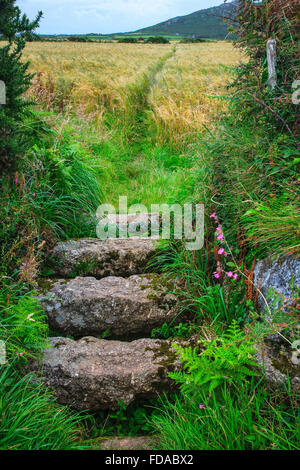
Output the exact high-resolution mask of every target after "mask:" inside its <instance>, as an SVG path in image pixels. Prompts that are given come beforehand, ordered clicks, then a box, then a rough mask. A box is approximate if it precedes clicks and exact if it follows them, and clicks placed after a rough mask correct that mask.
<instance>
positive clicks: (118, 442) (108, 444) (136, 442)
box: [94, 436, 155, 450]
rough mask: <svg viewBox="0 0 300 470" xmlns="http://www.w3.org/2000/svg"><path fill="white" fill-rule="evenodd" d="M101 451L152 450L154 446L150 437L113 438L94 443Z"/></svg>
mask: <svg viewBox="0 0 300 470" xmlns="http://www.w3.org/2000/svg"><path fill="white" fill-rule="evenodd" d="M94 442H95V444H97V445H98V446H99V447H100V449H101V450H152V449H153V448H154V446H155V442H154V439H153V438H152V437H147V436H141V437H113V438H109V439H98V440H97V441H94Z"/></svg>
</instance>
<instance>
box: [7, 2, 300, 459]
mask: <svg viewBox="0 0 300 470" xmlns="http://www.w3.org/2000/svg"><path fill="white" fill-rule="evenodd" d="M14 3H15V2H13V1H4V2H1V0H0V12H1V16H0V17H1V18H2V11H4V8H7V7H9V9H8V11H9V15H10V16H9V17H7V22H8V24H9V23H10V21H11V19H13V18H16V23H15V24H17V28H16V30H15V33H14V34H15V36H13V35H11V33H9V32H8V30H7V29H5V28H4V27H3V25H2V23H1V20H0V32H1V34H2V35H3V36H4V38H5V39H7V40H9V46H7V44H6V43H5V44H4V43H1V44H0V46H1V47H0V60H1V57H3V58H4V57H6V58H8V57H9V58H10V59H9V60H11V61H15V64H16V65H15V67H16V68H15V69H14V68H13V67H12V68H10V67H7V68H6V70H7V73H8V75H7V76H5V77H4V76H2V75H1V73H2V68H1V66H0V79H1V80H3V79H4V78H5V80H8V82H7V83H8V89H9V88H10V84H12V86H13V83H14V77H12V73H13V71H14V70H16V74H15V76H16V77H19V78H18V80H19V83H20V84H21V85H20V87H19V88H18V87H17V88H15V89H16V90H17V94H16V96H13V95H12V94H11V93H10V92H9V93H8V95H7V98H8V101H7V105H6V106H5V107H4V106H3V107H1V108H0V127H1V128H2V127H3V126H4V129H6V128H7V129H9V126H10V125H11V126H12V127H11V128H10V129H12V130H11V132H10V131H9V132H8V133H7V132H6V131H5V132H4V133H2V141H1V145H3V147H1V150H0V155H1V165H2V168H3V169H5V171H2V173H1V176H0V180H1V193H0V203H1V204H0V216H1V222H0V327H1V328H0V340H2V341H4V343H5V345H6V350H7V360H8V362H7V364H6V365H2V366H0V367H1V368H0V373H1V375H0V383H1V386H2V389H3V399H2V401H1V406H0V413H1V415H2V416H4V420H1V425H0V448H2V449H35V450H37V449H52V450H53V449H72V448H81V447H83V445H81V442H82V441H84V442H85V443H86V444H84V445H85V446H87V447H88V446H90V444H89V441H88V439H89V438H90V439H96V438H98V437H103V436H105V437H106V436H108V435H111V434H120V435H139V434H143V433H148V432H150V431H152V432H153V433H154V434H156V435H157V437H158V440H157V441H158V442H159V444H158V445H159V447H160V448H161V449H168V450H170V449H174V450H175V449H176V450H177V449H180V450H182V449H187V450H190V449H201V450H202V449H209V450H215V449H231V450H239V449H243V450H245V449H246V450H248V449H249V450H256V449H287V450H292V449H299V447H300V443H299V434H298V428H299V411H298V408H297V407H298V404H299V403H298V397H297V395H296V393H295V391H294V390H293V388H292V386H291V383H290V381H289V380H287V381H286V382H283V383H282V388H281V389H280V388H279V389H278V390H275V391H274V390H273V389H270V388H269V386H268V385H267V384H266V382H265V380H264V377H263V376H262V374H261V371H260V369H258V367H257V365H256V360H255V358H254V356H255V350H254V347H253V346H254V345H255V344H256V343H257V342H263V340H264V338H265V337H266V336H268V335H270V334H272V335H278V332H279V333H280V335H282V337H283V340H284V341H285V339H284V338H285V334H286V332H288V335H287V337H288V338H290V339H292V338H293V339H297V337H298V336H297V334H298V333H297V330H296V329H295V325H296V324H297V321H298V318H297V312H296V311H295V310H296V309H294V310H291V311H290V312H289V313H288V314H287V313H283V312H282V311H280V308H281V304H279V310H278V311H277V312H276V314H275V315H274V316H273V317H272V318H271V319H270V318H268V319H267V317H263V318H262V316H261V314H260V313H259V312H258V310H257V293H256V292H255V289H254V288H253V268H254V265H255V262H256V260H257V259H258V258H261V257H264V256H266V255H269V254H271V255H278V254H289V253H292V254H295V255H298V254H299V211H298V206H299V194H298V185H299V178H298V175H297V164H298V163H299V153H298V149H297V141H298V137H299V134H298V132H299V130H298V120H297V117H296V111H297V109H298V108H297V105H295V104H294V103H293V102H292V100H291V95H292V92H293V88H292V83H293V82H294V81H295V80H297V78H298V71H297V68H296V66H295V64H296V60H297V56H296V42H297V38H296V29H295V24H296V23H295V22H296V17H295V2H293V1H291V0H284V2H281V6H282V8H283V9H281V10H280V11H279V10H278V8H276V2H274V1H271V0H270V1H269V0H267V1H264V2H262V4H256V3H255V2H254V3H253V2H250V1H246V0H244V1H243V2H241V8H242V9H241V10H239V12H238V14H237V15H238V16H237V19H238V27H237V30H236V34H237V37H238V38H239V39H238V41H237V45H238V46H240V48H241V49H242V50H243V51H244V52H245V53H246V55H245V57H243V60H242V63H241V64H240V66H239V67H238V68H236V65H237V62H238V61H239V60H240V57H241V55H240V54H239V53H238V52H236V51H234V49H233V48H232V45H231V44H228V43H200V42H199V44H176V45H175V46H174V44H171V45H168V44H162V45H160V44H155V45H153V47H151V46H150V45H145V46H143V45H142V44H128V45H127V44H125V43H126V42H127V41H125V40H123V41H121V42H122V43H123V44H117V43H115V44H101V45H100V44H97V45H95V44H78V43H77V42H82V41H81V40H80V41H79V39H80V38H79V39H78V40H77V39H76V40H75V39H73V40H71V41H66V42H64V43H61V44H51V45H50V44H47V43H43V42H37V43H34V42H31V43H30V45H29V47H28V48H27V49H25V57H26V59H27V58H28V59H30V60H31V67H32V68H31V70H32V71H35V72H37V75H36V76H35V77H34V78H33V77H32V76H31V75H28V72H27V70H28V66H27V64H26V65H23V64H22V59H21V53H22V51H23V49H24V44H25V43H24V40H25V39H30V37H31V33H32V31H33V30H34V28H35V27H36V26H37V24H38V20H39V16H38V17H37V19H36V22H33V23H30V22H27V20H26V19H24V20H22V19H21V18H20V16H19V10H17V9H12V7H13V5H14ZM277 3H278V2H277ZM282 12H284V15H283V14H282ZM14 15H15V16H14ZM266 25H268V27H266ZM1 28H2V29H1ZM3 28H4V29H3ZM3 31H4V32H3ZM262 31H263V33H262ZM18 32H19V33H21V34H20V35H16V34H17V33H18ZM269 37H274V38H275V39H276V40H277V45H278V53H279V59H278V85H277V87H276V88H275V90H274V91H272V90H270V89H269V87H268V84H267V64H266V48H265V46H266V39H267V38H269ZM125 39H126V38H125ZM142 39H143V38H138V39H137V41H138V42H142ZM143 41H144V39H143ZM146 41H147V40H146ZM146 41H145V42H146ZM196 41H197V40H195V41H194V40H193V42H196ZM130 42H132V41H130ZM134 42H135V41H134ZM149 42H151V41H149ZM185 42H186V41H185ZM73 43H74V44H73ZM14 45H15V47H16V49H15V50H17V51H18V52H17V53H16V55H14V53H13V52H11V48H12V47H13V46H14ZM99 47H101V49H99ZM95 48H97V51H99V50H101V57H100V58H99V56H97V57H96V59H95V51H96V49H95ZM1 54H2V55H1ZM43 57H44V58H43ZM45 57H46V58H47V60H45ZM3 60H4V59H3ZM5 60H6V59H5ZM101 61H102V62H101ZM100 62H101V66H102V74H101V77H100V78H99V63H100ZM83 63H84V65H82V64H83ZM7 64H8V62H7ZM62 64H64V65H62ZM66 64H67V65H66ZM128 64H130V67H131V69H130V73H129V72H128V67H129V65H128ZM3 70H4V69H3ZM136 72H138V74H137V75H136ZM232 75H233V79H232V81H233V83H232V85H231V86H230V87H229V90H227V91H226V90H225V84H226V83H227V82H228V78H229V77H230V76H232ZM132 77H134V80H132ZM30 81H31V88H30V90H29V91H28V92H27V96H28V97H29V98H34V99H35V100H36V101H37V102H38V104H39V107H35V108H32V107H31V108H29V107H28V106H27V105H26V107H24V105H25V104H26V102H25V101H22V100H23V99H24V98H22V97H21V95H22V93H23V92H24V91H25V89H26V88H27V87H28V85H29V83H30ZM15 99H16V100H17V107H19V108H18V109H19V111H20V112H19V111H16V108H15V104H14V103H16V101H15ZM25 109H28V112H27V113H25ZM23 110H24V112H23ZM1 113H2V114H1ZM217 118H218V119H217ZM1 119H2V120H1ZM11 119H12V120H11ZM220 119H221V121H222V122H221V124H220V123H219V120H220ZM3 122H4V124H3ZM11 123H12V124H11ZM5 126H7V127H5ZM3 136H4V137H3ZM3 139H4V140H3ZM17 144H18V148H17ZM23 144H24V145H23ZM2 149H4V150H2ZM16 149H17V150H16ZM1 152H2V153H1ZM2 157H3V158H2ZM120 195H127V196H128V204H129V205H131V204H134V203H142V204H145V205H146V206H148V207H149V209H150V204H152V203H168V204H172V203H180V204H184V203H185V202H194V203H204V204H205V207H206V221H205V246H204V249H203V250H200V251H199V252H190V251H187V250H185V248H184V244H183V243H181V242H178V241H176V242H175V241H172V242H167V243H163V244H162V245H161V249H160V251H159V253H158V255H157V256H156V259H155V260H154V261H153V263H154V264H153V265H152V268H153V267H155V268H156V269H158V270H159V271H160V272H161V273H162V275H163V276H165V277H166V278H168V279H169V280H170V281H171V283H172V285H173V286H174V292H176V293H177V294H178V296H179V298H180V299H181V302H182V314H183V313H185V312H186V311H189V313H190V314H193V315H190V318H191V317H192V318H193V320H189V321H188V322H186V321H185V320H184V317H183V316H182V319H180V320H179V321H180V323H179V325H177V326H175V325H173V324H164V325H162V326H161V328H158V329H156V330H154V331H153V332H152V337H153V338H162V339H169V338H178V337H180V338H185V339H188V338H190V337H193V343H194V347H193V348H192V347H191V348H187V349H185V348H179V349H178V354H179V355H180V356H181V360H182V362H184V364H185V369H184V372H183V373H181V374H173V375H171V377H172V378H173V380H176V381H177V383H178V384H181V391H180V392H179V393H178V394H177V396H173V397H168V398H167V397H166V398H164V399H162V400H160V402H159V403H156V402H153V403H151V404H150V405H151V407H152V408H150V409H148V407H145V405H144V404H139V403H138V404H135V405H133V406H131V407H129V409H127V410H126V409H125V408H124V406H123V405H122V404H121V403H120V410H117V411H116V412H110V413H104V412H103V413H99V414H98V415H97V416H87V415H81V414H77V413H73V412H72V411H70V410H68V409H67V408H64V407H61V406H59V405H57V404H56V403H55V400H54V398H53V396H52V394H51V393H50V392H49V391H48V390H47V389H45V388H44V387H43V386H42V385H36V384H35V383H33V382H31V381H30V380H29V377H28V376H26V377H25V378H24V377H23V378H21V375H22V374H21V368H22V367H24V366H25V365H26V364H27V363H28V362H27V361H29V360H32V359H34V358H35V357H37V356H38V355H39V354H40V353H41V352H42V350H43V349H44V348H45V347H47V335H48V334H49V332H48V327H47V322H46V318H45V314H44V312H43V311H42V309H41V308H40V306H39V304H38V302H37V301H36V300H35V296H36V290H37V281H38V278H39V277H40V276H41V275H43V276H47V275H48V274H49V271H47V269H46V268H45V267H44V260H45V258H46V257H47V254H48V252H49V250H50V249H51V247H52V246H53V245H54V244H55V243H56V241H57V240H58V239H69V238H79V237H93V236H95V222H94V214H95V211H96V209H97V207H98V205H99V204H100V202H101V201H105V202H109V203H111V204H115V205H116V204H117V203H118V198H119V196H120ZM296 305H297V303H296ZM179 318H180V317H179ZM153 408H154V409H155V412H153ZM24 428H26V429H27V430H28V432H27V433H26V437H24V434H23V431H22V430H23V429H24ZM92 445H93V444H92Z"/></svg>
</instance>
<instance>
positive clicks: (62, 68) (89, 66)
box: [24, 41, 241, 146]
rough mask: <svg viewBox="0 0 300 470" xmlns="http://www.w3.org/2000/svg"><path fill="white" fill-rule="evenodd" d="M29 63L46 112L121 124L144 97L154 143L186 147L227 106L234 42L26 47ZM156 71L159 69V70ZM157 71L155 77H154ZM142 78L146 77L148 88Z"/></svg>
mask: <svg viewBox="0 0 300 470" xmlns="http://www.w3.org/2000/svg"><path fill="white" fill-rule="evenodd" d="M24 59H25V60H29V61H30V71H31V72H34V73H36V76H35V78H34V79H33V83H32V87H31V89H30V91H29V95H30V96H31V97H33V98H34V99H35V100H36V101H38V102H39V103H40V104H41V105H42V106H43V108H44V109H46V110H52V109H55V110H56V111H59V112H64V114H68V113H70V114H72V115H74V114H75V115H78V116H80V117H87V116H89V117H90V118H91V119H92V120H93V122H94V123H95V124H103V120H104V119H105V116H106V115H107V113H112V114H113V115H114V119H115V120H116V121H118V119H120V118H121V117H123V118H124V116H128V115H130V113H131V108H132V107H134V105H135V103H136V102H137V101H139V100H140V99H141V98H140V96H139V95H142V94H146V96H144V97H142V98H143V100H144V101H145V102H146V105H144V107H145V110H144V111H145V112H146V113H147V116H148V118H147V119H148V125H149V129H150V133H151V135H152V138H154V139H155V140H156V141H157V142H160V143H162V144H163V143H164V142H166V141H167V142H172V143H174V145H179V146H180V145H181V144H184V143H187V142H190V141H192V140H193V139H194V137H195V135H196V134H197V133H198V132H199V131H201V130H203V129H204V126H207V125H209V123H210V122H213V121H215V118H216V116H218V115H219V114H220V113H221V112H223V111H224V110H225V109H226V100H224V99H222V100H221V99H220V96H224V94H225V92H226V83H227V81H228V78H229V75H230V67H232V66H234V65H236V64H237V63H238V62H239V61H240V60H241V55H240V53H239V51H238V50H236V49H235V48H234V47H233V45H232V44H231V43H227V42H224V41H219V42H217V41H216V42H211V43H209V42H208V43H199V44H180V43H179V44H174V43H173V44H168V45H153V44H152V45H151V44H118V43H101V44H99V43H67V42H63V43H51V42H50V43H29V44H28V45H27V47H26V50H25V54H24ZM155 67H156V68H157V70H156V69H155ZM153 70H155V72H153ZM145 80H146V81H147V80H148V84H147V83H146V86H145Z"/></svg>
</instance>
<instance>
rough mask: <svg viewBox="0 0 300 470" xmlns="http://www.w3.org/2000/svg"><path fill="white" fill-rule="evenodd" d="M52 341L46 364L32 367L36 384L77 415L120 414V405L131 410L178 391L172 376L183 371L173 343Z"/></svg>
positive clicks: (56, 339)
mask: <svg viewBox="0 0 300 470" xmlns="http://www.w3.org/2000/svg"><path fill="white" fill-rule="evenodd" d="M49 342H50V346H51V347H49V348H46V349H45V351H44V354H43V358H42V359H40V362H39V363H37V362H32V363H31V364H30V366H29V367H30V369H31V370H32V371H34V372H35V374H34V375H35V377H33V379H32V380H33V381H35V382H36V381H37V380H38V381H41V382H43V383H45V384H46V385H47V386H48V387H50V388H52V389H53V390H54V392H55V395H56V398H57V401H58V402H59V403H60V404H63V405H68V406H70V407H72V408H74V409H76V410H90V411H93V412H95V411H98V410H115V409H118V408H119V402H120V401H121V402H123V403H124V405H125V406H128V405H130V403H132V402H134V401H135V400H136V399H139V398H140V399H146V400H147V399H151V398H154V397H156V396H157V395H158V394H162V393H164V392H166V393H167V392H171V391H174V390H175V389H176V387H175V382H174V381H173V380H171V379H170V378H169V377H168V371H174V370H180V369H181V368H182V365H181V364H180V362H179V360H178V356H177V355H176V354H175V352H174V349H173V347H172V343H173V342H171V341H164V340H153V339H140V340H137V341H133V342H131V343H126V342H121V341H107V340H103V339H97V338H92V337H86V338H82V339H81V340H79V341H74V340H72V339H69V338H50V339H49ZM182 344H184V343H182Z"/></svg>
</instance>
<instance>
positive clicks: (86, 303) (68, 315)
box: [39, 274, 178, 339]
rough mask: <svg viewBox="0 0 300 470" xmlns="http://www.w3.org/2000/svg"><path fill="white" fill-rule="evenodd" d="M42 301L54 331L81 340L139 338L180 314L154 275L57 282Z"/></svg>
mask: <svg viewBox="0 0 300 470" xmlns="http://www.w3.org/2000/svg"><path fill="white" fill-rule="evenodd" d="M39 300H40V301H41V304H42V306H43V308H44V309H45V312H46V314H47V315H48V318H49V324H50V327H51V328H52V329H53V330H55V331H57V332H59V333H62V334H68V335H73V336H74V337H76V338H79V337H82V336H87V335H92V336H99V335H101V334H102V333H104V332H107V330H109V334H108V335H107V337H110V338H114V339H136V338H141V337H145V336H150V333H151V331H152V329H153V328H157V327H159V326H161V325H162V324H163V323H165V322H170V321H171V320H173V319H174V318H175V317H176V315H177V314H178V309H177V299H176V297H175V295H173V294H168V293H167V286H165V285H163V284H162V283H161V282H160V279H159V276H158V275H154V274H151V275H150V274H149V275H141V276H131V277H129V278H127V279H124V278H121V277H112V276H111V277H106V278H104V279H100V280H97V279H95V278H93V277H77V278H75V279H72V280H70V281H68V282H66V281H58V282H55V283H54V284H53V286H52V288H51V289H50V291H49V292H48V293H47V294H42V295H40V296H39Z"/></svg>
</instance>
